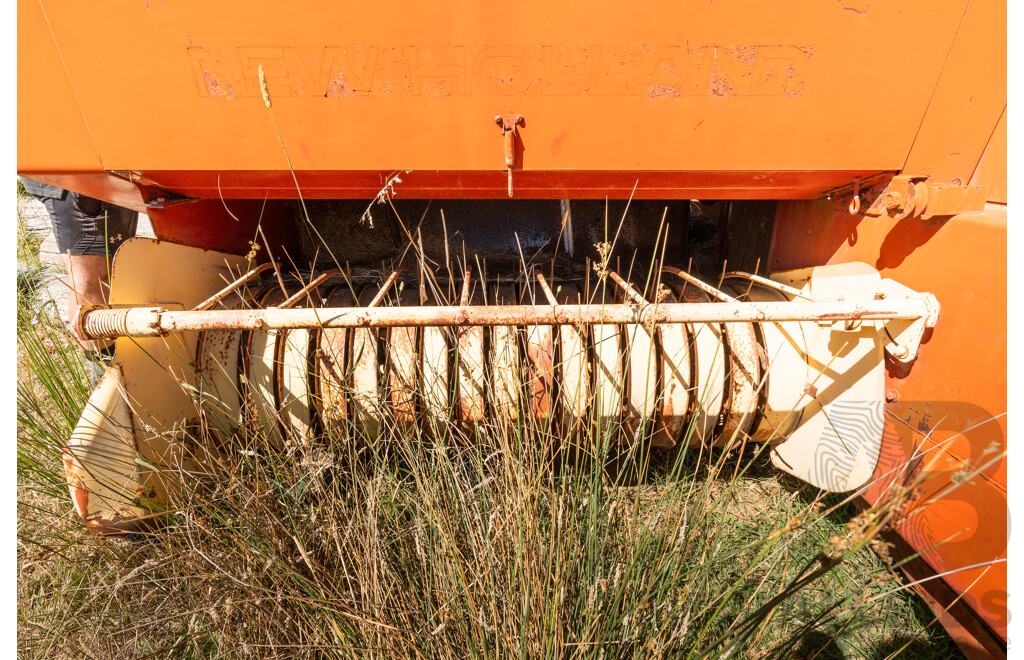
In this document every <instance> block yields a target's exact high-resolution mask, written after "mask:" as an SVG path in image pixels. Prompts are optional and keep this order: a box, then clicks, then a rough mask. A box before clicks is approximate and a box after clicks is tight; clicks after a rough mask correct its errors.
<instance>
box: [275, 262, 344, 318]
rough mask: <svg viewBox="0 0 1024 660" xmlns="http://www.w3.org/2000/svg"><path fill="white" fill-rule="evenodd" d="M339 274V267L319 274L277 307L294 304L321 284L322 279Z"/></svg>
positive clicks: (284, 307) (285, 307)
mask: <svg viewBox="0 0 1024 660" xmlns="http://www.w3.org/2000/svg"><path fill="white" fill-rule="evenodd" d="M340 274H341V269H340V268H335V269H333V270H329V271H327V272H326V273H324V274H322V275H320V276H319V277H317V278H316V279H315V280H313V281H312V282H310V283H309V284H307V285H306V286H304V287H302V290H301V291H299V292H298V293H296V294H295V295H294V296H292V297H291V298H289V299H288V300H285V301H284V302H283V303H281V304H280V305H279V306H278V308H279V309H288V308H289V307H291V306H292V305H294V304H296V303H297V302H299V301H300V300H302V298H304V297H305V296H308V295H309V294H310V293H311V292H312V291H313V289H315V288H317V287H318V286H320V284H322V283H323V281H324V280H326V279H328V278H331V277H334V276H335V275H340Z"/></svg>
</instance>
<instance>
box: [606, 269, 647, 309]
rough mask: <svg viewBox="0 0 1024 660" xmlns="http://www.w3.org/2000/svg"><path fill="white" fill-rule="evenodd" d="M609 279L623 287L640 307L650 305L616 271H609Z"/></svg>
mask: <svg viewBox="0 0 1024 660" xmlns="http://www.w3.org/2000/svg"><path fill="white" fill-rule="evenodd" d="M608 277H610V278H612V279H613V280H615V283H616V284H618V285H619V286H620V287H622V290H623V291H625V292H626V295H628V296H629V297H630V298H632V299H633V301H634V302H636V303H637V304H639V305H646V304H648V303H647V299H646V298H644V297H643V296H642V295H640V293H639V292H638V291H637V290H636V289H634V288H633V287H632V286H631V285H630V284H629V283H628V282H626V281H625V280H623V279H622V278H621V277H619V274H618V273H616V272H615V271H614V270H610V271H608Z"/></svg>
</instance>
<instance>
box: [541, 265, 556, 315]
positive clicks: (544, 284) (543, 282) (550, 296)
mask: <svg viewBox="0 0 1024 660" xmlns="http://www.w3.org/2000/svg"><path fill="white" fill-rule="evenodd" d="M537 284H540V288H541V291H543V292H544V297H545V298H547V299H548V304H549V305H551V306H552V307H554V306H556V305H557V304H558V301H556V300H555V294H553V293H551V287H549V286H548V282H547V280H545V279H544V273H541V272H538V273H537Z"/></svg>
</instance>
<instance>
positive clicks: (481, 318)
mask: <svg viewBox="0 0 1024 660" xmlns="http://www.w3.org/2000/svg"><path fill="white" fill-rule="evenodd" d="M937 308H938V302H937V301H936V300H935V297H934V296H932V295H931V294H928V293H924V294H919V296H918V297H916V298H907V299H900V300H867V301H849V300H837V301H821V302H735V303H661V304H657V305H624V304H617V305H603V306H602V305H500V306H466V307H463V306H444V307H431V306H423V307H417V306H409V307H373V308H370V307H326V308H319V309H310V308H302V309H277V308H269V309H250V310H212V311H198V312H197V311H172V310H164V309H161V308H159V307H135V308H121V309H102V308H101V309H92V310H86V311H84V312H83V313H82V316H81V329H82V332H83V334H84V335H85V336H87V337H92V338H102V337H117V336H133V337H152V336H158V335H162V334H165V333H168V332H190V331H195V330H258V329H263V330H272V329H284V328H309V329H315V328H387V327H426V326H461V327H465V326H486V325H501V326H525V325H595V324H634V323H644V324H649V323H750V322H761V321H767V322H772V321H814V322H830V321H846V320H853V319H860V320H865V321H871V320H890V319H918V318H929V316H930V315H932V313H933V312H934V311H935V310H937ZM931 318H934V315H932V316H931Z"/></svg>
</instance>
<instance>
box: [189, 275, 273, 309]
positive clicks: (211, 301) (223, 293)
mask: <svg viewBox="0 0 1024 660" xmlns="http://www.w3.org/2000/svg"><path fill="white" fill-rule="evenodd" d="M273 267H274V265H273V264H272V263H266V264H263V265H262V266H257V267H256V268H253V269H252V270H250V271H249V272H248V273H246V274H245V275H243V276H242V277H240V278H238V279H237V280H235V281H234V282H232V283H231V284H229V285H227V286H226V287H224V288H223V289H221V290H220V291H218V292H217V293H215V294H213V295H212V296H210V297H209V298H207V299H206V300H204V301H203V302H201V303H199V304H198V305H196V306H195V307H193V308H192V310H191V311H193V312H202V311H206V310H208V309H210V308H211V307H213V306H214V305H216V304H217V303H219V302H220V301H222V300H224V299H225V298H227V297H228V296H229V295H231V293H232V292H233V291H235V290H236V289H238V287H240V286H242V285H243V284H247V283H249V282H251V281H252V280H254V279H256V276H258V275H261V274H262V273H264V272H265V271H267V270H268V269H270V268H273Z"/></svg>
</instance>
